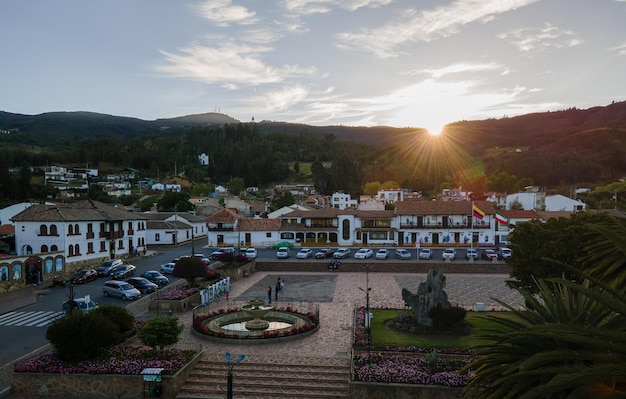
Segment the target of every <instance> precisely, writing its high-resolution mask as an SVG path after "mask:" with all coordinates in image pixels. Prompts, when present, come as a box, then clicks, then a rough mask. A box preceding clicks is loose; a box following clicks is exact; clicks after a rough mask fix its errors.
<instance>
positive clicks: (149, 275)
mask: <svg viewBox="0 0 626 399" xmlns="http://www.w3.org/2000/svg"><path fill="white" fill-rule="evenodd" d="M141 277H143V278H145V279H146V280H148V281H150V282H151V283H154V284H156V285H158V286H159V287H164V286H166V285H167V284H168V283H169V282H170V279H169V278H167V277H165V276H164V275H162V274H161V273H159V272H157V271H156V270H148V271H147V272H143V273H141Z"/></svg>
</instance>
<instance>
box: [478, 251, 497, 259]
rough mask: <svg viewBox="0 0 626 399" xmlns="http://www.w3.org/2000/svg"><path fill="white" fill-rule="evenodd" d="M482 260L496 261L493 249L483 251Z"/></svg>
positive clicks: (495, 253)
mask: <svg viewBox="0 0 626 399" xmlns="http://www.w3.org/2000/svg"><path fill="white" fill-rule="evenodd" d="M482 257H483V259H486V260H490V261H494V260H498V253H497V252H496V251H495V250H493V249H485V250H484V251H483V255H482Z"/></svg>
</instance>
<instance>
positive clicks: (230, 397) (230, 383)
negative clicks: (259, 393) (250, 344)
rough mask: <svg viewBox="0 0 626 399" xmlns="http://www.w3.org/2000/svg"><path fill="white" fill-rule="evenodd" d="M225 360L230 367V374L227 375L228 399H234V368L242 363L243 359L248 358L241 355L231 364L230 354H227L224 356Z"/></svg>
mask: <svg viewBox="0 0 626 399" xmlns="http://www.w3.org/2000/svg"><path fill="white" fill-rule="evenodd" d="M224 358H225V359H226V364H227V366H228V374H227V375H226V398H227V399H233V368H234V367H235V366H236V365H238V364H239V363H241V362H242V361H243V359H245V358H246V355H243V354H241V355H239V357H238V358H237V359H235V361H234V362H233V363H231V362H230V352H226V353H225V354H224Z"/></svg>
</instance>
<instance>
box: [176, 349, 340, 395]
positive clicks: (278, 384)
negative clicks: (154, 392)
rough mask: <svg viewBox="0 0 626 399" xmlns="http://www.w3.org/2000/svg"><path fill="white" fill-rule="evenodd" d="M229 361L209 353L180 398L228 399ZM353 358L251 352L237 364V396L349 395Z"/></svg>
mask: <svg viewBox="0 0 626 399" xmlns="http://www.w3.org/2000/svg"><path fill="white" fill-rule="evenodd" d="M227 373H228V368H227V365H226V363H225V361H224V357H223V356H216V355H205V356H204V358H203V359H202V360H200V361H199V362H198V363H197V365H196V367H195V369H194V371H192V372H191V374H190V375H189V378H187V380H186V381H185V384H184V385H183V386H182V387H181V390H180V392H179V393H178V395H176V399H192V398H196V399H197V398H204V399H224V398H226V395H227V387H226V377H227ZM349 380H350V359H349V358H321V357H303V358H298V357H282V356H249V357H246V359H245V360H244V361H243V362H241V363H239V364H237V365H236V366H235V367H234V368H233V397H234V398H237V399H289V398H303V399H327V398H333V399H341V398H348V393H349Z"/></svg>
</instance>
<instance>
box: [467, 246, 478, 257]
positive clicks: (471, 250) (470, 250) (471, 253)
mask: <svg viewBox="0 0 626 399" xmlns="http://www.w3.org/2000/svg"><path fill="white" fill-rule="evenodd" d="M465 259H467V260H470V259H474V260H476V259H478V251H477V250H476V248H468V249H467V252H466V253H465Z"/></svg>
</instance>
